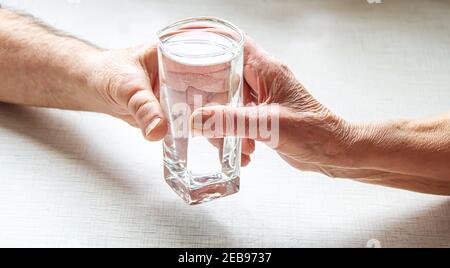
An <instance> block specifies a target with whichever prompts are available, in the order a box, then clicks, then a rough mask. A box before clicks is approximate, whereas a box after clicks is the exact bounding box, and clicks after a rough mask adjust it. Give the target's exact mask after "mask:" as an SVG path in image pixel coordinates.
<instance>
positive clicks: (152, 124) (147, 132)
mask: <svg viewBox="0 0 450 268" xmlns="http://www.w3.org/2000/svg"><path fill="white" fill-rule="evenodd" d="M159 122H161V118H159V117H157V118H155V119H153V120H152V121H151V122H150V123H149V124H148V126H147V128H146V129H145V136H149V135H150V133H151V132H152V131H153V129H155V127H156V126H157V125H158V124H159Z"/></svg>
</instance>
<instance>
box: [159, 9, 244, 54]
mask: <svg viewBox="0 0 450 268" xmlns="http://www.w3.org/2000/svg"><path fill="white" fill-rule="evenodd" d="M201 21H205V22H214V23H218V24H222V25H224V26H226V27H228V28H230V29H231V30H233V31H234V32H236V33H237V34H238V35H239V40H238V41H237V46H236V47H230V48H227V49H226V50H225V51H223V52H221V53H220V54H219V55H223V54H225V53H228V52H231V51H233V50H235V49H236V48H237V49H242V48H243V46H244V40H245V35H244V33H243V31H242V30H241V29H240V28H239V27H237V26H236V25H234V24H233V23H231V22H229V21H227V20H224V19H220V18H217V17H210V16H201V17H190V18H185V19H181V20H178V21H175V22H174V23H172V24H170V25H168V26H166V27H164V28H162V29H160V30H159V31H157V32H156V37H157V39H158V46H159V47H160V48H161V49H162V50H164V51H165V52H168V53H171V54H173V52H170V50H167V47H166V46H165V45H164V43H163V41H162V40H161V37H162V34H163V33H164V32H165V31H168V30H169V29H171V28H176V27H179V26H181V25H183V24H188V23H193V22H201ZM177 54H178V53H177ZM183 56H186V55H183ZM205 56H207V55H205ZM216 56H217V55H216Z"/></svg>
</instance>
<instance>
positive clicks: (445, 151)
mask: <svg viewBox="0 0 450 268" xmlns="http://www.w3.org/2000/svg"><path fill="white" fill-rule="evenodd" d="M357 132H358V134H357V136H358V138H357V139H356V142H355V143H354V144H353V145H352V149H351V152H352V153H351V154H350V155H352V157H351V158H352V160H353V161H354V162H353V164H352V165H353V166H355V167H358V168H368V169H376V170H383V171H386V172H395V173H399V174H403V175H404V176H401V178H400V176H399V178H398V179H396V178H394V177H392V176H390V177H386V178H378V179H377V180H374V182H376V183H377V184H386V185H390V186H391V185H395V186H396V187H401V186H402V185H404V186H405V187H408V185H409V184H411V185H415V186H414V187H415V188H421V187H422V188H424V189H430V188H433V187H432V186H433V185H436V186H438V188H439V189H440V191H439V189H436V190H435V191H438V192H443V190H445V191H446V192H447V194H450V113H446V114H442V115H438V116H434V117H428V118H423V119H417V120H402V121H394V122H387V123H377V124H366V125H361V126H357ZM408 176H409V177H408ZM408 178H409V179H408ZM425 178H427V179H425Z"/></svg>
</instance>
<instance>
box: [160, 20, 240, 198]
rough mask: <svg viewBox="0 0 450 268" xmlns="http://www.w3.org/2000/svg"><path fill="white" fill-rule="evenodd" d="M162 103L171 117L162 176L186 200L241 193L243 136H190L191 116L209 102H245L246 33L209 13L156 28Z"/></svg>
mask: <svg viewBox="0 0 450 268" xmlns="http://www.w3.org/2000/svg"><path fill="white" fill-rule="evenodd" d="M158 39H159V47H158V63H159V82H160V101H161V105H162V107H163V111H164V113H165V115H166V117H167V119H168V124H169V133H168V135H167V136H166V138H165V139H164V143H163V146H164V178H165V180H166V181H167V183H168V184H169V185H170V186H171V187H172V188H173V189H174V191H175V192H176V193H177V194H178V195H179V196H181V197H182V198H183V199H184V200H185V201H186V202H187V203H188V204H198V203H202V202H206V201H209V200H212V199H215V198H220V197H223V196H227V195H230V194H233V193H236V192H238V191H239V179H240V178H239V176H240V162H241V140H240V139H239V138H237V137H232V136H228V137H225V138H209V139H206V138H205V137H201V136H200V137H199V136H195V137H194V136H192V133H191V124H192V123H193V122H191V115H192V113H193V112H194V111H195V110H196V109H198V108H201V107H204V106H208V105H229V106H233V107H239V106H242V87H243V76H242V73H243V44H244V35H243V33H242V32H241V30H239V28H237V27H236V26H234V25H233V24H231V23H229V22H227V21H224V20H221V19H217V18H210V17H201V18H191V19H186V20H182V21H178V22H176V23H174V24H172V25H170V26H168V27H166V28H164V29H162V30H161V31H159V32H158Z"/></svg>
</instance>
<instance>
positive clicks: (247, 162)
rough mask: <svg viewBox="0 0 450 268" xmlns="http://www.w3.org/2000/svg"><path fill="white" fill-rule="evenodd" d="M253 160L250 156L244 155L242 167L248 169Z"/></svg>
mask: <svg viewBox="0 0 450 268" xmlns="http://www.w3.org/2000/svg"><path fill="white" fill-rule="evenodd" d="M250 161H251V158H250V156H249V155H245V154H243V155H242V156H241V166H243V167H246V166H248V164H250Z"/></svg>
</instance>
